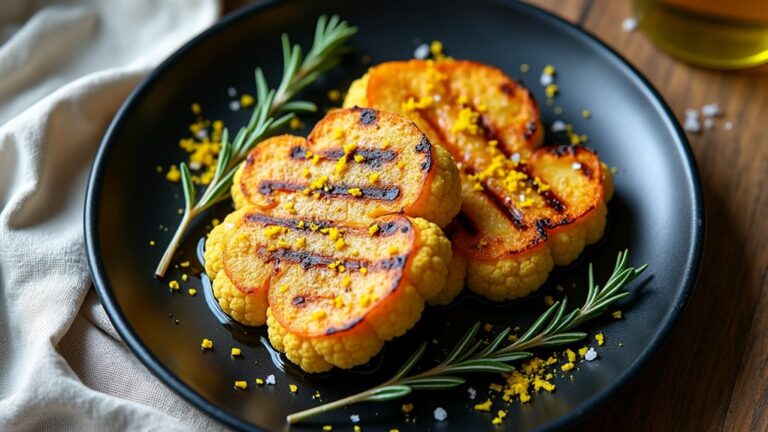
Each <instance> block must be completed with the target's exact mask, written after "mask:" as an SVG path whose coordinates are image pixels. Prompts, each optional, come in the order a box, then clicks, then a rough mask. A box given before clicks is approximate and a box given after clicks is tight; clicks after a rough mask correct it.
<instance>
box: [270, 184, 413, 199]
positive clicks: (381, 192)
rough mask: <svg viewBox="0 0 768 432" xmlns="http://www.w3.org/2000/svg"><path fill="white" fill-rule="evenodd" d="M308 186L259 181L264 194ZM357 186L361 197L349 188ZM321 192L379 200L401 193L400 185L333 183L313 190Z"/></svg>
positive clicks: (395, 196) (295, 190) (335, 195)
mask: <svg viewBox="0 0 768 432" xmlns="http://www.w3.org/2000/svg"><path fill="white" fill-rule="evenodd" d="M306 188H307V185H305V184H299V183H291V182H285V181H278V180H262V181H261V182H260V183H259V186H258V191H259V193H260V194H262V195H270V194H271V193H272V192H274V191H288V192H300V191H303V190H304V189H306ZM353 188H357V189H360V193H361V195H360V197H355V196H352V195H350V193H349V190H350V189H353ZM312 192H313V193H314V192H317V193H320V194H321V195H326V196H333V197H342V198H368V199H372V200H378V201H394V200H395V199H397V197H398V196H399V195H400V188H399V187H388V188H378V187H369V186H363V187H355V186H347V185H332V186H329V187H327V188H324V189H318V190H313V191H312Z"/></svg>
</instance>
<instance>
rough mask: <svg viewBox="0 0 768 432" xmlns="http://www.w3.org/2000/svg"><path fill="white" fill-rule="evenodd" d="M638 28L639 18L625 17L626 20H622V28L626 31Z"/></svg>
mask: <svg viewBox="0 0 768 432" xmlns="http://www.w3.org/2000/svg"><path fill="white" fill-rule="evenodd" d="M636 28H637V18H635V17H628V18H624V20H623V21H622V22H621V29H622V30H624V31H625V32H627V33H629V32H633V31H635V29H636Z"/></svg>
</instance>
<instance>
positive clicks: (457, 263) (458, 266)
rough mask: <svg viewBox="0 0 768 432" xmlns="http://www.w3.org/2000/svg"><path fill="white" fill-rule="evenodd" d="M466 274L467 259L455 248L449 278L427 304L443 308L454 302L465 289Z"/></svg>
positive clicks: (450, 263) (449, 265) (449, 267)
mask: <svg viewBox="0 0 768 432" xmlns="http://www.w3.org/2000/svg"><path fill="white" fill-rule="evenodd" d="M466 274H467V259H466V258H465V257H464V255H462V254H461V253H460V252H459V251H458V250H456V249H455V248H454V249H453V254H452V255H451V261H450V262H449V263H448V276H447V277H446V278H445V285H444V286H443V289H442V290H440V292H439V293H438V294H437V295H436V296H434V297H432V298H431V299H429V300H428V301H427V304H429V305H432V306H442V305H447V304H448V303H450V302H452V301H453V299H454V298H456V296H457V295H459V293H460V292H461V290H462V289H463V288H464V278H465V277H466Z"/></svg>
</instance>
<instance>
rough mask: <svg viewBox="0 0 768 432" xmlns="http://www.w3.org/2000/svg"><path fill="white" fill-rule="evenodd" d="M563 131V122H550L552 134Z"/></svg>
mask: <svg viewBox="0 0 768 432" xmlns="http://www.w3.org/2000/svg"><path fill="white" fill-rule="evenodd" d="M563 131H565V122H564V121H562V120H555V121H553V122H552V132H563Z"/></svg>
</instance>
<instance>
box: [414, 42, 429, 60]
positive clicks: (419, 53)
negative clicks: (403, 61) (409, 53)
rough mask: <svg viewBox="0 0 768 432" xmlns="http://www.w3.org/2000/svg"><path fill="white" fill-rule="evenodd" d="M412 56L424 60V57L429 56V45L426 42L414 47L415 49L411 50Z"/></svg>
mask: <svg viewBox="0 0 768 432" xmlns="http://www.w3.org/2000/svg"><path fill="white" fill-rule="evenodd" d="M413 57H414V58H417V59H420V60H424V59H425V58H427V57H429V45H427V44H421V45H419V46H417V47H416V49H415V50H413Z"/></svg>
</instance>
